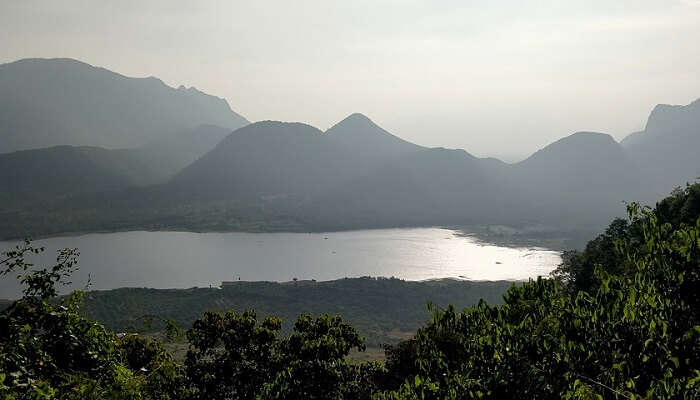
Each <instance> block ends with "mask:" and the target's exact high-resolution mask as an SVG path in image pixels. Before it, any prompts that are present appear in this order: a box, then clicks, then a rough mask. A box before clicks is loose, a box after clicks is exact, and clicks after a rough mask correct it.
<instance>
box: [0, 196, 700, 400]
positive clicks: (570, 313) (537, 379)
mask: <svg viewBox="0 0 700 400" xmlns="http://www.w3.org/2000/svg"><path fill="white" fill-rule="evenodd" d="M627 210H628V214H629V218H628V220H616V221H613V222H612V224H611V225H610V227H609V228H608V229H607V230H606V231H605V232H604V233H603V234H602V235H601V236H599V237H597V238H596V239H595V240H593V241H591V242H590V243H589V245H588V246H587V247H586V249H585V250H584V251H583V252H581V253H572V254H571V255H570V257H569V259H568V261H567V262H565V263H563V264H562V266H561V268H560V269H559V271H558V272H557V274H556V275H555V277H554V278H542V277H541V278H538V279H537V280H534V281H530V282H527V283H524V284H523V285H519V286H514V287H512V288H510V289H509V290H508V291H507V292H506V293H505V295H504V296H503V303H502V304H501V305H493V304H489V303H487V302H485V301H482V302H480V303H479V304H477V305H476V306H472V307H467V308H464V309H462V310H459V309H457V308H455V307H453V306H447V307H444V308H436V307H433V308H431V313H430V319H429V321H428V322H427V323H425V324H424V325H423V326H422V327H421V328H420V329H419V330H418V332H417V333H416V335H415V336H414V337H413V338H411V339H408V340H406V341H403V342H401V343H399V344H397V345H395V346H392V347H389V348H387V350H386V362H384V363H382V362H364V363H361V364H353V363H350V362H349V361H348V359H347V356H348V354H349V352H350V351H351V349H353V348H354V349H357V350H359V351H362V350H364V349H365V341H364V339H363V338H362V337H361V335H360V334H359V333H358V331H357V330H356V329H355V328H354V327H353V326H351V325H350V324H348V323H347V322H346V321H344V320H343V318H342V317H341V316H340V315H336V316H328V315H320V316H312V315H310V314H304V315H301V316H299V318H298V319H297V320H296V322H295V323H294V326H293V328H292V329H291V331H286V333H282V321H281V320H280V319H279V318H275V317H267V318H264V319H263V318H258V316H257V314H256V313H255V312H254V311H250V310H248V311H244V310H241V309H238V310H228V311H225V312H214V311H207V312H205V313H204V314H202V315H201V316H200V317H199V318H198V319H196V320H195V321H194V322H193V323H192V325H191V328H189V329H188V330H187V332H186V339H187V341H188V343H189V347H188V351H187V355H186V357H185V360H184V363H182V364H180V363H179V362H177V361H176V360H175V359H174V358H173V357H172V355H171V354H169V353H168V352H167V351H166V350H165V348H164V347H163V342H173V341H175V342H177V341H181V340H184V336H183V332H182V330H181V329H180V328H178V326H177V324H175V323H173V322H172V321H170V320H169V319H168V318H167V315H166V316H164V317H162V318H163V320H164V332H163V336H162V337H161V338H160V339H157V340H156V339H149V338H145V337H142V336H139V335H134V334H123V335H121V334H120V335H116V334H115V333H114V332H113V331H111V330H109V329H107V328H105V327H104V326H103V325H102V324H100V323H98V322H94V321H93V320H91V319H89V318H86V317H85V316H84V309H85V308H84V304H85V302H88V303H89V302H90V301H93V300H94V299H97V297H93V299H91V297H92V296H93V294H88V295H87V296H86V294H85V293H80V292H76V293H74V294H73V295H71V296H70V297H67V298H62V299H58V298H57V297H56V295H57V291H56V290H57V288H58V287H59V285H60V284H61V283H62V282H64V281H65V280H67V279H69V277H70V274H71V272H72V271H73V270H74V269H75V268H76V263H77V253H76V250H70V249H66V250H64V251H62V252H61V253H59V255H58V259H57V263H56V265H55V266H53V267H48V268H45V269H41V268H31V266H29V265H27V264H26V262H25V256H26V255H28V254H31V253H34V252H38V251H41V249H37V248H35V247H33V246H32V244H31V243H30V242H26V243H25V244H23V245H20V246H18V247H17V248H16V249H13V250H10V251H8V252H5V253H4V254H3V255H2V258H1V259H0V260H1V261H2V265H3V274H4V275H10V277H12V276H14V275H20V279H21V280H22V282H23V283H24V285H25V291H24V297H23V298H22V299H20V300H18V301H16V302H14V303H13V304H12V305H11V306H9V307H8V308H7V309H5V310H4V311H2V312H1V313H0V349H1V350H2V351H0V395H2V396H4V398H7V399H20V398H21V399H24V398H41V399H72V398H75V399H78V398H120V399H231V398H236V399H302V398H304V399H308V398H317V399H373V400H385V399H395V400H398V399H436V400H437V399H478V398H493V399H523V398H533V399H534V398H537V399H561V398H566V399H620V398H625V399H635V400H636V399H639V400H641V399H652V398H653V399H686V400H689V399H697V398H698V393H700V184H699V185H694V186H689V187H687V188H684V189H678V190H676V191H674V192H673V193H672V194H671V196H669V197H668V198H666V199H664V200H663V201H661V202H660V203H658V204H657V206H656V207H655V208H654V209H648V208H643V207H641V206H640V205H639V204H637V203H631V204H630V205H629V206H628V208H627ZM339 282H342V281H339ZM387 282H388V283H392V281H381V280H377V281H371V283H372V284H375V285H383V284H385V283H387ZM299 284H300V285H301V283H299ZM341 284H342V283H341ZM274 288H276V289H275V290H278V289H280V287H279V286H275V287H274ZM285 289H286V288H285ZM225 290H233V291H236V290H238V288H236V287H235V286H234V287H232V288H230V289H225ZM292 290H296V288H292ZM221 292H222V293H223V292H224V290H222V291H221ZM281 292H282V293H283V292H284V290H282V291H281ZM117 293H119V291H112V292H110V293H109V294H107V296H113V295H115V294H117ZM282 297H283V296H282ZM128 298H129V297H128V296H127V299H128ZM132 299H133V297H132ZM173 306H174V307H177V305H176V304H174V305H173V304H171V305H170V306H164V307H163V310H166V311H167V309H168V307H173ZM125 307H126V308H129V307H133V305H132V304H128V303H127V304H126V305H125ZM88 308H89V306H88ZM146 311H150V310H146ZM377 312H378V313H379V311H377ZM340 313H341V314H342V313H343V311H342V310H341V312H340ZM156 317H157V315H156Z"/></svg>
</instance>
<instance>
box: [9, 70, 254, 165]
mask: <svg viewBox="0 0 700 400" xmlns="http://www.w3.org/2000/svg"><path fill="white" fill-rule="evenodd" d="M0 122H2V123H0V153H6V152H10V151H15V150H24V149H32V148H41V147H49V146H55V145H76V146H100V147H105V148H111V149H115V148H129V147H140V146H143V145H146V144H148V143H149V142H152V141H154V140H159V139H162V138H165V137H168V136H169V135H172V134H175V133H178V132H181V131H183V130H185V129H192V128H194V127H196V126H198V125H201V124H213V125H218V126H221V127H224V128H226V129H229V130H233V129H236V128H239V127H241V126H244V125H246V124H247V123H248V121H247V120H246V119H245V118H243V117H242V116H240V115H239V114H236V113H235V112H233V111H232V110H231V108H230V107H229V105H228V103H227V102H226V100H224V99H221V98H218V97H214V96H210V95H207V94H205V93H202V92H200V91H199V90H196V89H194V88H189V89H185V88H183V87H181V88H180V89H175V88H172V87H169V86H167V85H165V84H164V83H163V82H162V81H161V80H159V79H157V78H153V77H149V78H129V77H126V76H124V75H120V74H117V73H114V72H111V71H109V70H107V69H104V68H98V67H93V66H91V65H89V64H86V63H84V62H81V61H77V60H73V59H67V58H56V59H39V58H33V59H24V60H19V61H15V62H12V63H8V64H2V65H0Z"/></svg>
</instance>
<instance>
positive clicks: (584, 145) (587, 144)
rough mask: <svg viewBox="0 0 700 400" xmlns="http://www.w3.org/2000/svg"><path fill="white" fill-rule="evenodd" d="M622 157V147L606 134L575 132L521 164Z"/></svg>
mask: <svg viewBox="0 0 700 400" xmlns="http://www.w3.org/2000/svg"><path fill="white" fill-rule="evenodd" d="M617 156H619V157H624V154H623V150H622V146H620V144H619V143H617V142H616V141H615V139H613V137H612V136H610V135H608V134H607V133H600V132H576V133H573V134H571V135H569V136H566V137H564V138H561V139H559V140H557V141H555V142H553V143H551V144H549V145H547V146H545V147H544V148H542V149H540V150H538V151H536V152H535V153H534V154H533V155H531V156H530V157H528V158H527V159H525V160H523V161H521V162H520V163H521V164H533V163H541V162H550V161H553V160H558V162H562V163H565V162H566V160H567V159H568V160H569V161H572V160H575V159H586V160H588V159H592V158H606V157H617Z"/></svg>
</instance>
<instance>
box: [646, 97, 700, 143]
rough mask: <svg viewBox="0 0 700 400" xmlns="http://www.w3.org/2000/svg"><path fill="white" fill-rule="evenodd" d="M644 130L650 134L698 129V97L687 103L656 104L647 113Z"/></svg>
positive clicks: (699, 108)
mask: <svg viewBox="0 0 700 400" xmlns="http://www.w3.org/2000/svg"><path fill="white" fill-rule="evenodd" d="M645 131H646V132H647V133H649V134H651V135H656V134H674V133H677V132H680V133H687V132H690V131H696V132H699V131H700V99H697V100H695V101H693V102H692V103H690V104H688V105H684V106H682V105H669V104H657V105H656V106H655V107H654V109H653V110H652V111H651V114H649V119H648V120H647V125H646V128H645Z"/></svg>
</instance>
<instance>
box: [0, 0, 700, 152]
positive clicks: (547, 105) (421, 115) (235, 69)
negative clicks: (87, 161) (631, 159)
mask: <svg viewBox="0 0 700 400" xmlns="http://www.w3.org/2000/svg"><path fill="white" fill-rule="evenodd" d="M25 57H72V58H76V59H79V60H82V61H85V62H88V63H90V64H93V65H98V66H102V67H105V68H108V69H111V70H114V71H116V72H120V73H122V74H125V75H129V76H151V75H152V76H157V77H159V78H161V79H162V80H163V81H165V82H166V83H167V84H169V85H172V86H179V85H181V84H182V85H185V86H195V87H197V88H199V89H201V90H203V91H205V92H208V93H211V94H214V95H217V96H221V97H225V98H226V99H227V100H228V102H229V104H230V105H231V107H232V108H233V109H234V110H235V111H237V112H239V113H241V114H242V115H244V116H245V117H247V118H248V119H250V120H252V121H255V120H262V119H275V120H286V121H303V122H307V123H310V124H312V125H315V126H317V127H319V128H321V129H326V128H328V127H329V126H331V125H332V124H334V123H335V122H337V121H338V120H340V119H342V118H343V117H345V116H346V115H348V114H350V113H352V112H362V113H364V114H367V115H368V116H369V117H370V118H372V119H373V120H374V121H375V122H377V123H379V124H380V125H382V126H383V127H384V128H386V129H387V130H389V131H391V132H392V133H394V134H396V135H398V136H401V137H403V138H405V139H408V140H411V141H414V142H416V143H419V144H423V145H428V146H443V147H456V148H464V149H466V150H467V151H469V152H471V153H473V154H476V155H480V156H487V155H493V156H500V157H504V158H506V159H511V160H512V159H514V158H518V157H519V156H521V155H525V154H528V153H530V152H532V151H534V150H536V149H537V148H539V147H542V146H543V145H545V144H547V143H549V142H551V141H553V140H556V139H558V138H560V137H562V136H565V135H568V134H570V133H573V132H574V131H578V130H595V131H602V132H607V133H610V134H612V135H613V136H615V137H616V138H617V139H620V138H622V137H624V136H625V135H626V134H627V133H629V132H632V131H634V130H639V129H641V128H642V127H643V126H644V124H645V122H646V118H647V116H648V114H649V111H650V110H651V108H652V107H653V106H654V105H655V104H657V103H673V104H686V103H688V102H690V101H692V100H694V99H696V98H698V97H700V0H666V1H661V0H657V1H645V0H631V1H625V0H604V1H594V0H584V1H555V0H552V1H513V0H511V1H469V0H455V1H446V0H443V1H435V0H430V1H427V0H426V1H410V0H407V1H380V0H366V1H365V0H351V1H350V0H347V1H331V0H318V1H300V0H294V1H289V0H287V1H263V0H252V1H245V2H242V1H230V0H229V1H190V0H188V1H179V0H178V1H175V0H164V1H145V0H139V1H125V0H120V1H109V2H107V1H94V0H86V1H65V0H63V1H33V0H17V1H15V0H0V62H8V61H14V60H16V59H20V58H25Z"/></svg>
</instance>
